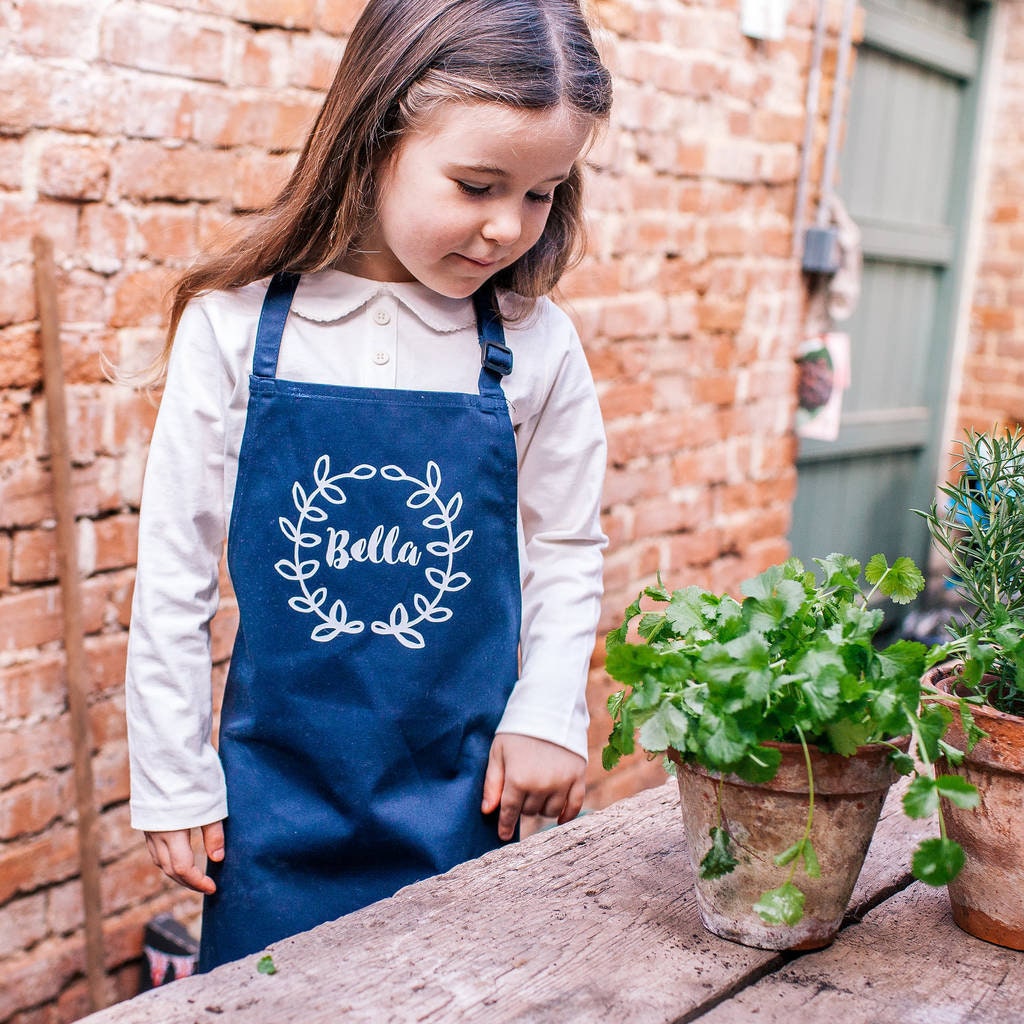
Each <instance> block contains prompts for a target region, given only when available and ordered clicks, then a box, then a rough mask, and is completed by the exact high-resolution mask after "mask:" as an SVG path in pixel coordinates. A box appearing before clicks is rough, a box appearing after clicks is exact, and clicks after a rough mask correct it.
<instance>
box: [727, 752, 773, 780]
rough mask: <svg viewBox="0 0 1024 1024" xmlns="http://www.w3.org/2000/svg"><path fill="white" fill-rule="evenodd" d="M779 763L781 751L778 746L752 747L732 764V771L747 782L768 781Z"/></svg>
mask: <svg viewBox="0 0 1024 1024" xmlns="http://www.w3.org/2000/svg"><path fill="white" fill-rule="evenodd" d="M781 763H782V751H780V750H779V748H778V747H754V748H753V750H748V751H747V753H746V754H745V755H744V757H743V758H742V759H741V760H739V761H737V762H736V763H735V764H734V765H733V766H732V771H733V772H734V773H735V774H736V775H738V776H739V777H740V778H741V779H746V781H747V782H755V783H758V782H770V781H771V780H772V779H774V778H775V776H776V775H777V774H778V771H779V765H780V764H781Z"/></svg>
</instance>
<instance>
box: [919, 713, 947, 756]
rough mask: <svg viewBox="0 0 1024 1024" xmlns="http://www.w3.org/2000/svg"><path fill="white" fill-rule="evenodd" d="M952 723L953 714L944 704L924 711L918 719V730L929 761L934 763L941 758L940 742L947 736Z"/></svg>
mask: <svg viewBox="0 0 1024 1024" xmlns="http://www.w3.org/2000/svg"><path fill="white" fill-rule="evenodd" d="M952 721H953V714H952V712H951V711H950V710H949V709H948V708H947V707H945V706H944V705H942V704H932V705H931V706H930V707H929V708H928V709H927V710H925V711H922V713H921V717H920V718H919V719H918V728H919V730H920V735H921V746H922V747H923V748H924V752H925V754H926V755H927V757H928V760H929V761H934V760H935V758H937V757H938V756H939V740H940V739H942V737H943V736H945V734H946V730H947V729H948V728H949V726H950V723H951V722H952Z"/></svg>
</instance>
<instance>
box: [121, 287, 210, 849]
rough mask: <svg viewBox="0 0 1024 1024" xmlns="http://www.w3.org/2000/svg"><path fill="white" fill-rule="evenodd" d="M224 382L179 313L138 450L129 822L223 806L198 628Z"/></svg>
mask: <svg viewBox="0 0 1024 1024" xmlns="http://www.w3.org/2000/svg"><path fill="white" fill-rule="evenodd" d="M228 387H229V385H228V383H227V382H226V381H225V369H224V366H223V364H222V360H221V358H220V355H219V351H218V346H217V343H216V338H215V335H214V331H213V328H212V326H211V324H210V322H209V319H208V318H207V316H206V315H205V313H204V307H203V305H202V303H201V302H200V303H193V304H192V305H190V306H189V307H188V309H186V311H185V315H184V317H183V318H182V321H181V326H180V328H179V330H178V334H177V338H176V341H175V346H174V350H173V352H172V355H171V362H170V367H169V370H168V377H167V382H166V385H165V388H164V394H163V398H162V401H161V405H160V411H159V414H158V416H157V422H156V427H155V429H154V432H153V439H152V443H151V446H150V451H149V458H148V463H147V466H146V474H145V481H144V485H143V496H142V507H141V513H140V519H139V558H138V570H137V575H136V583H135V594H134V598H133V605H132V621H131V630H130V634H129V641H128V663H127V672H126V712H127V720H128V741H129V753H130V763H131V815H132V824H133V825H134V827H136V828H139V829H143V830H145V831H149V832H157V831H174V830H180V829H189V828H191V827H193V826H200V825H203V824H206V823H209V822H211V821H219V820H220V819H222V818H224V817H225V816H226V814H227V807H226V801H225V796H224V780H223V773H222V771H221V767H220V762H219V760H218V757H217V752H216V750H215V749H214V747H213V744H212V739H211V733H212V720H213V715H212V709H211V678H210V676H211V659H210V635H209V624H210V620H211V619H212V617H213V615H214V612H215V611H216V609H217V603H218V596H219V595H218V585H217V583H218V565H219V561H220V554H221V548H222V546H223V542H224V536H225V523H224V516H225V511H224V440H223V438H224V405H225V399H224V395H225V393H226V390H227V389H228Z"/></svg>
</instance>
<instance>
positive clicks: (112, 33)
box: [100, 5, 227, 82]
mask: <svg viewBox="0 0 1024 1024" xmlns="http://www.w3.org/2000/svg"><path fill="white" fill-rule="evenodd" d="M226 48H227V40H226V36H225V33H224V32H223V31H222V30H220V29H217V28H212V27H209V26H207V25H206V24H205V23H201V22H200V23H197V22H196V21H194V20H192V19H189V18H182V17H178V16H176V15H173V14H170V13H165V12H161V11H157V10H146V9H144V8H139V7H136V6H132V7H125V6H120V5H119V6H115V7H111V8H108V9H107V11H106V13H105V15H104V18H103V25H102V29H101V36H100V56H101V58H102V59H103V60H107V61H109V62H110V63H111V64H119V65H122V66H124V67H129V68H138V69H140V70H142V71H156V72H159V73H161V74H165V75H179V76H182V77H184V78H190V79H195V80H197V81H207V82H217V81H223V80H224V71H225V65H226Z"/></svg>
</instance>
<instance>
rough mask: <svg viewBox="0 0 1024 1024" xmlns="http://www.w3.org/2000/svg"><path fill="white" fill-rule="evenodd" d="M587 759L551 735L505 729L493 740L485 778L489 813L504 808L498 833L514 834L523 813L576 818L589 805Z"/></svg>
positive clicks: (561, 820)
mask: <svg viewBox="0 0 1024 1024" xmlns="http://www.w3.org/2000/svg"><path fill="white" fill-rule="evenodd" d="M586 768H587V762H586V759H585V758H582V757H580V755H579V754H574V753H573V752H572V751H571V750H566V749H565V747H560V746H558V745H557V744H554V743H548V742H547V740H538V739H535V738H534V737H532V736H517V735H515V734H514V733H501V734H500V735H498V736H496V737H495V738H494V742H493V743H492V744H491V755H490V757H489V758H488V761H487V774H486V776H485V778H484V799H483V804H482V806H481V810H482V811H483V812H484V814H491V813H493V812H494V811H499V814H498V836H499V837H500V838H501V839H511V838H512V836H513V835H514V834H515V827H516V822H517V821H518V820H519V817H520V815H522V814H539V815H541V816H542V817H545V818H556V819H557V820H558V824H559V825H563V824H564V823H565V822H567V821H572V819H573V818H575V817H576V815H577V814H579V813H580V811H581V810H582V809H583V797H584V795H585V793H586V782H585V781H584V773H585V772H586Z"/></svg>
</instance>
